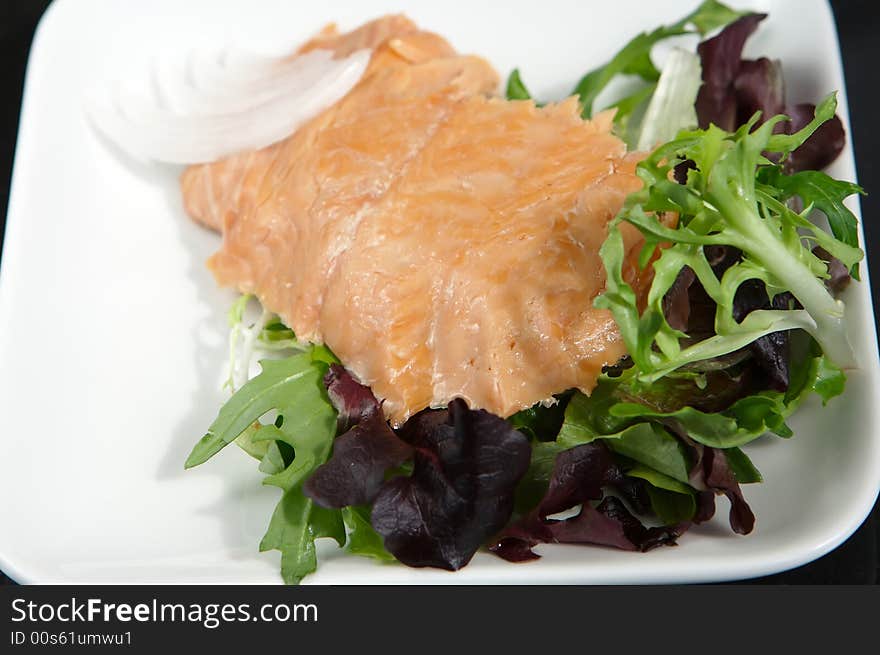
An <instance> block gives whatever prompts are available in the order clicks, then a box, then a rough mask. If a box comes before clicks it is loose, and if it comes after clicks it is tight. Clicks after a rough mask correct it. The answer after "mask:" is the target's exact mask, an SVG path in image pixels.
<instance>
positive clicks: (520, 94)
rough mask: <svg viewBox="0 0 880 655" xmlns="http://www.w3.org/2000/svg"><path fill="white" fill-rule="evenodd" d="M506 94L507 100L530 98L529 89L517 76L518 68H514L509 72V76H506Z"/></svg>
mask: <svg viewBox="0 0 880 655" xmlns="http://www.w3.org/2000/svg"><path fill="white" fill-rule="evenodd" d="M506 96H507V99H508V100H531V98H532V94H531V93H529V90H528V89H527V88H526V85H525V84H523V81H522V79H521V78H520V76H519V69H518V68H514V69H513V71H512V72H511V73H510V77H508V78H507V92H506Z"/></svg>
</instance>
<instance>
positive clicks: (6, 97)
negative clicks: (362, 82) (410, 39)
mask: <svg viewBox="0 0 880 655" xmlns="http://www.w3.org/2000/svg"><path fill="white" fill-rule="evenodd" d="M790 1H791V2H797V1H798V0H790ZM48 4H49V3H48V2H47V1H46V0H2V1H0V90H2V94H0V221H2V223H0V245H2V225H3V224H5V220H6V204H7V201H8V196H9V177H10V171H11V167H12V159H13V152H14V148H15V137H16V130H17V126H18V115H19V108H20V103H21V89H22V83H23V80H24V71H25V65H26V62H27V54H28V49H29V46H30V42H31V38H32V37H33V32H34V29H35V27H36V24H37V21H38V20H39V18H40V15H41V14H42V12H43V11H44V9H45V8H46V6H48ZM735 4H738V5H739V4H744V5H747V4H748V3H739V2H738V3H735ZM831 4H832V6H833V7H834V12H835V15H836V18H837V25H838V32H839V34H840V41H841V49H842V51H843V63H844V70H845V73H846V84H847V94H848V98H849V109H850V119H851V126H850V129H851V131H852V136H853V141H854V144H855V155H856V164H857V168H858V178H859V183H860V184H861V185H862V186H863V187H865V188H866V189H867V190H868V191H869V192H870V191H873V192H874V193H873V194H872V195H869V196H868V197H866V198H864V199H863V200H862V215H863V220H864V224H865V235H866V240H867V246H868V247H867V250H868V252H869V253H870V256H869V261H868V265H869V267H870V273H871V277H872V278H873V279H874V280H875V281H876V282H875V283H874V291H873V293H874V304H875V306H876V307H880V301H878V296H880V223H878V222H877V221H875V220H872V219H873V217H875V216H877V214H878V198H880V176H878V166H877V161H876V160H875V158H874V157H875V155H874V153H875V152H880V127H878V123H877V119H876V118H875V107H876V106H877V102H878V90H877V86H876V85H877V74H876V70H877V65H878V64H877V62H878V61H880V39H877V36H876V31H877V28H878V27H880V3H878V2H876V1H875V0H834V1H832V3H831ZM402 6H404V8H405V3H404V4H403V5H402ZM0 371H2V364H0ZM0 438H9V435H0ZM0 502H2V501H0ZM804 511H809V508H804ZM5 529H14V526H0V530H5ZM878 533H880V503H878V505H876V506H875V507H874V511H873V512H872V514H871V516H870V517H869V518H868V519H867V520H866V521H865V523H864V524H863V525H862V526H861V527H860V528H859V530H858V531H857V532H856V533H854V534H853V535H852V536H851V537H850V538H849V539H848V540H847V541H846V542H845V543H844V544H843V545H841V546H840V547H839V548H837V549H836V550H834V551H833V552H831V553H829V554H828V555H826V556H825V557H822V558H820V559H818V560H816V561H815V562H812V563H810V564H807V565H805V566H802V567H800V568H797V569H793V570H791V571H786V572H784V573H780V574H777V575H773V576H769V577H766V578H758V579H755V580H750V581H746V583H767V584H877V583H878V578H880V539H878ZM59 538H63V536H62V535H59ZM3 582H6V583H8V582H10V581H9V579H8V578H6V577H5V576H3V575H2V573H0V583H3Z"/></svg>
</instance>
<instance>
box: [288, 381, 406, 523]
mask: <svg viewBox="0 0 880 655" xmlns="http://www.w3.org/2000/svg"><path fill="white" fill-rule="evenodd" d="M324 384H325V386H326V387H327V395H328V396H329V397H330V401H331V402H332V403H333V406H334V407H336V410H337V412H338V413H339V419H338V424H339V426H340V427H339V428H338V429H339V430H347V431H346V432H345V433H344V434H341V435H340V436H338V437H337V438H336V439H335V440H334V442H333V454H332V456H331V457H330V459H329V460H327V461H326V462H325V463H324V464H322V465H321V466H319V467H318V468H317V469H315V471H314V473H312V475H311V477H309V478H308V479H307V480H306V482H305V484H304V485H303V493H305V495H306V496H308V497H309V498H311V499H312V500H313V501H315V503H317V504H318V505H320V506H322V507H327V508H340V507H347V506H349V505H366V504H369V503H371V502H372V501H373V499H375V497H376V495H377V494H378V493H379V489H380V487H381V486H382V483H383V482H384V479H385V472H386V471H388V470H389V469H392V468H394V467H395V466H399V465H400V464H402V463H403V462H405V461H406V460H408V459H409V458H410V457H412V447H411V446H409V445H408V444H406V443H405V442H403V441H401V440H400V438H399V437H398V436H397V435H396V434H395V433H394V431H393V430H392V429H391V428H390V427H389V426H388V423H387V422H386V421H385V417H384V415H383V414H382V407H381V404H380V403H379V401H378V400H377V399H376V397H375V396H374V395H373V392H372V391H371V390H370V388H369V387H366V386H364V385H362V384H360V383H358V382H357V381H356V380H355V379H354V378H353V377H352V376H351V374H350V373H349V372H348V371H346V370H345V368H343V367H342V366H340V365H339V364H333V365H331V367H330V370H329V371H328V372H327V374H326V375H325V377H324Z"/></svg>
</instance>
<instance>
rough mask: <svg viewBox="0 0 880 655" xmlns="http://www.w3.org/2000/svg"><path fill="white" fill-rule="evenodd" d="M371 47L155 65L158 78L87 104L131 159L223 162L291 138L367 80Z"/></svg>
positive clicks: (196, 57) (221, 54) (224, 54)
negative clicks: (338, 54) (346, 52)
mask: <svg viewBox="0 0 880 655" xmlns="http://www.w3.org/2000/svg"><path fill="white" fill-rule="evenodd" d="M370 55H371V51H370V50H359V51H357V52H355V53H353V54H352V55H350V56H348V57H344V58H340V59H334V58H333V53H332V52H331V51H329V50H313V51H311V52H308V53H306V54H303V55H299V56H296V57H285V58H268V57H261V56H258V55H254V54H251V53H246V52H240V51H233V50H221V51H218V52H215V53H204V52H201V53H199V52H196V53H192V54H191V55H190V56H189V57H188V58H187V60H186V61H182V62H180V61H179V62H171V63H167V62H166V63H165V64H160V63H158V62H155V63H154V65H153V69H152V74H151V79H149V80H143V84H142V85H140V87H135V88H132V85H131V84H130V83H127V84H125V85H122V84H115V85H113V86H110V87H105V88H103V89H101V90H99V91H98V92H96V93H93V94H91V97H89V98H88V99H87V102H86V113H87V115H88V118H89V120H90V122H91V124H92V126H93V127H94V128H95V129H96V130H97V131H98V132H100V133H101V134H102V135H103V136H104V137H106V138H107V139H109V140H110V141H112V142H113V143H114V144H116V145H117V146H118V147H119V148H121V149H122V150H124V151H125V152H126V153H128V154H129V155H131V156H133V157H136V158H138V159H142V160H154V161H160V162H166V163H173V164H198V163H204V162H211V161H216V160H217V159H220V158H222V157H226V156H228V155H231V154H235V153H237V152H242V151H246V150H252V149H258V148H263V147H265V146H268V145H271V144H273V143H276V142H278V141H281V140H283V139H285V138H286V137H288V136H289V135H290V134H292V133H293V132H295V131H296V129H297V128H298V127H299V126H300V125H302V124H303V123H304V122H306V121H307V120H309V119H310V118H312V117H313V116H315V115H316V114H318V113H319V112H321V111H323V110H324V109H326V108H327V107H329V106H330V105H332V104H333V103H335V102H337V101H338V100H340V99H341V98H342V97H343V96H345V94H347V93H348V92H349V91H350V90H351V89H352V87H354V85H355V84H357V82H358V81H359V80H360V78H361V76H362V75H363V73H364V70H365V69H366V67H367V64H368V63H369V60H370Z"/></svg>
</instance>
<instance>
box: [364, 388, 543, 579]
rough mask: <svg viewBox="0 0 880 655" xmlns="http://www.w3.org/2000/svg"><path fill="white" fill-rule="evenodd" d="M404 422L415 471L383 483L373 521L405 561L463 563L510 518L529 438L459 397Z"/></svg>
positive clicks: (438, 564)
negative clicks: (469, 406)
mask: <svg viewBox="0 0 880 655" xmlns="http://www.w3.org/2000/svg"><path fill="white" fill-rule="evenodd" d="M407 424H408V425H407V426H406V427H405V429H404V430H402V431H401V436H403V437H404V438H405V439H407V440H408V441H409V442H410V444H411V445H412V446H413V448H414V449H415V453H414V457H413V459H414V467H413V472H412V475H411V476H408V477H402V476H399V477H395V478H392V479H391V480H389V481H387V482H386V483H385V484H384V485H383V486H382V489H381V491H380V492H379V495H378V496H377V497H376V500H375V502H374V504H373V512H372V517H371V521H372V524H373V528H374V529H375V530H376V532H378V533H379V534H380V535H381V536H382V537H383V539H384V543H385V548H386V549H387V550H388V551H389V552H391V553H392V554H393V555H394V556H395V557H396V558H397V559H398V560H399V561H401V562H403V563H404V564H407V565H409V566H414V567H422V566H433V567H438V568H443V569H448V570H457V569H460V568H461V567H463V566H464V565H466V564H467V563H468V562H469V561H470V559H471V558H472V557H473V555H474V553H475V552H476V551H477V549H478V548H480V546H481V545H483V544H484V543H485V542H486V541H487V540H488V539H489V538H490V537H491V536H493V535H494V534H496V533H497V532H498V531H499V530H501V529H502V528H503V527H504V526H505V525H506V524H507V522H508V521H509V520H510V516H511V513H512V511H513V501H514V491H515V488H516V485H517V483H518V482H519V480H520V478H522V476H523V475H524V474H525V472H526V470H527V469H528V466H529V461H530V458H531V446H530V445H529V441H528V439H527V438H526V437H525V435H523V434H522V433H520V432H518V431H517V430H514V429H513V428H512V427H511V426H510V424H509V423H508V422H507V421H505V420H503V419H501V418H499V417H497V416H494V415H493V414H490V413H489V412H486V411H483V410H471V409H468V407H467V405H466V404H465V402H464V401H463V400H460V399H457V400H453V401H452V402H450V403H449V406H448V407H447V409H446V410H441V411H428V412H422V413H421V414H419V415H417V416H415V417H413V419H410V421H408V422H407Z"/></svg>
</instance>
